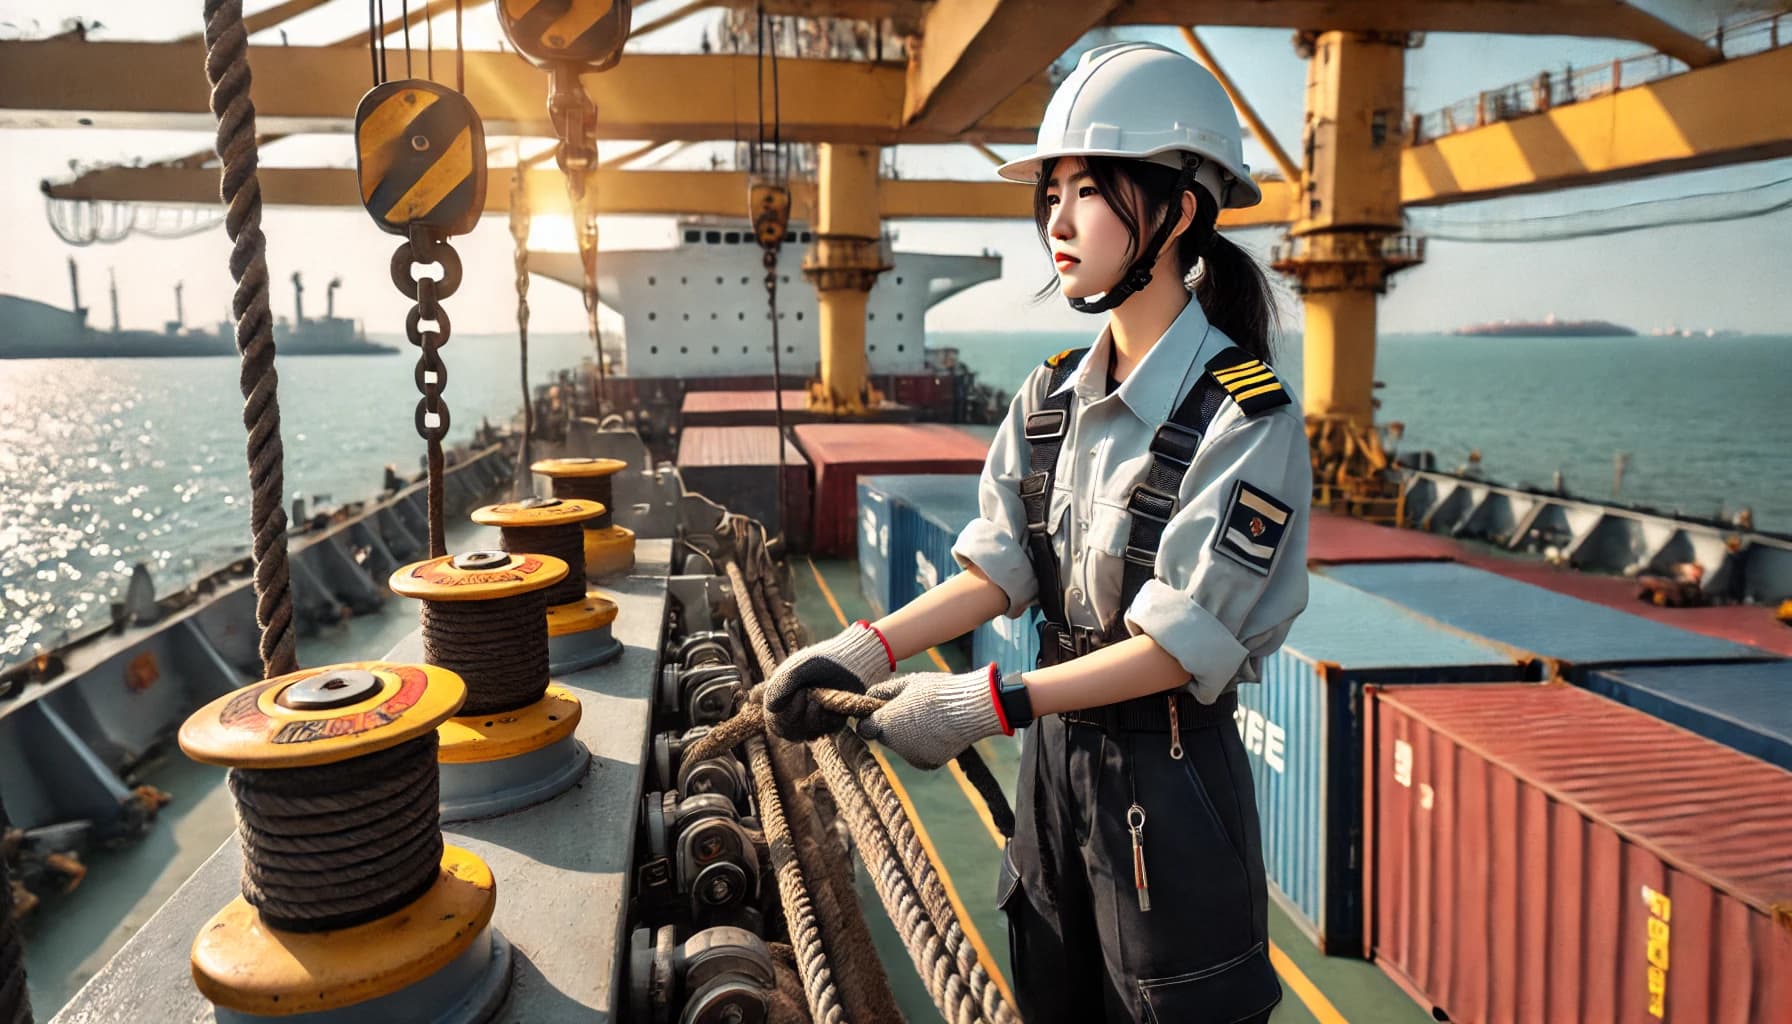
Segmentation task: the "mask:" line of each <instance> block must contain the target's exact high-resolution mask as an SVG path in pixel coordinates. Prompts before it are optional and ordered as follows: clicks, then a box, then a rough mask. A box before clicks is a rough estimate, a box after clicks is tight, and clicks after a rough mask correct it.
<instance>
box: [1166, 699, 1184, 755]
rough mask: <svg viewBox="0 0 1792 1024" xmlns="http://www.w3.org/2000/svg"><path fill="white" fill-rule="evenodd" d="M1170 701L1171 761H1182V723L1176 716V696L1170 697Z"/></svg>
mask: <svg viewBox="0 0 1792 1024" xmlns="http://www.w3.org/2000/svg"><path fill="white" fill-rule="evenodd" d="M1168 699H1169V701H1170V759H1171V760H1173V761H1180V760H1182V722H1181V720H1180V719H1179V718H1178V717H1177V714H1176V694H1175V693H1172V694H1170V696H1169V698H1168Z"/></svg>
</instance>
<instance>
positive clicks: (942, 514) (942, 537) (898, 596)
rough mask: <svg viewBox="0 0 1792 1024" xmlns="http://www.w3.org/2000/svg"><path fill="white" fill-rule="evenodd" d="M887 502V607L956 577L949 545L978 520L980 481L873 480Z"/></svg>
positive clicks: (959, 477) (947, 477) (957, 477)
mask: <svg viewBox="0 0 1792 1024" xmlns="http://www.w3.org/2000/svg"><path fill="white" fill-rule="evenodd" d="M872 479H873V480H875V481H877V482H878V484H879V486H881V487H882V488H883V490H884V493H886V494H888V495H889V497H890V606H891V607H893V608H900V607H902V606H903V605H905V604H907V603H909V602H910V601H913V600H914V599H915V598H917V597H919V596H921V594H922V593H923V592H925V591H927V590H930V589H932V588H933V587H935V586H938V585H939V584H940V583H942V582H944V581H945V580H947V579H949V578H950V577H952V576H954V575H956V574H957V573H958V571H959V569H958V561H957V560H956V559H954V558H953V557H952V545H953V544H955V543H957V542H958V535H959V534H960V533H961V532H963V530H964V528H965V524H967V523H969V522H970V521H971V520H973V519H975V518H977V514H978V510H977V486H978V480H979V478H978V477H977V476H972V475H969V474H965V473H959V474H951V475H925V476H880V477H873V478H872Z"/></svg>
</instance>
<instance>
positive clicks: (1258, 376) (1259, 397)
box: [1207, 346, 1293, 416]
mask: <svg viewBox="0 0 1792 1024" xmlns="http://www.w3.org/2000/svg"><path fill="white" fill-rule="evenodd" d="M1207 372H1208V373H1210V374H1212V375H1213V379H1214V380H1215V381H1216V382H1218V383H1219V385H1220V387H1222V388H1225V389H1226V394H1228V395H1230V396H1231V397H1232V400H1233V401H1234V402H1237V403H1238V407H1239V409H1240V410H1242V411H1243V412H1244V414H1245V415H1246V416H1256V415H1258V414H1260V413H1266V412H1268V411H1270V410H1271V409H1274V408H1277V407H1279V406H1283V405H1287V404H1288V403H1289V402H1291V401H1293V398H1292V397H1291V396H1290V395H1289V394H1288V392H1287V390H1286V389H1285V388H1283V387H1282V381H1281V378H1279V377H1277V376H1276V372H1275V370H1273V369H1271V368H1270V366H1269V364H1267V363H1265V362H1263V360H1261V359H1256V358H1253V357H1252V356H1251V355H1250V354H1249V353H1247V352H1245V350H1244V349H1241V348H1238V347H1236V346H1234V347H1232V348H1228V349H1226V350H1225V351H1224V352H1221V353H1220V354H1219V355H1217V356H1215V357H1214V358H1213V359H1211V360H1209V361H1208V363H1207Z"/></svg>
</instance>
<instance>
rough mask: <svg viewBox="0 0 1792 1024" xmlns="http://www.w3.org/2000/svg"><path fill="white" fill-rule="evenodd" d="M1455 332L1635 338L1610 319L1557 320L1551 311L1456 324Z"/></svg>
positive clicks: (1475, 334)
mask: <svg viewBox="0 0 1792 1024" xmlns="http://www.w3.org/2000/svg"><path fill="white" fill-rule="evenodd" d="M1454 333H1456V334H1459V335H1469V336H1478V337H1499V338H1634V337H1636V332H1635V331H1633V330H1631V329H1630V328H1628V327H1625V326H1624V325H1622V324H1614V323H1612V322H1611V321H1609V320H1557V319H1556V315H1555V314H1554V313H1551V314H1550V315H1548V316H1546V317H1544V318H1543V319H1542V320H1498V321H1495V322H1493V323H1485V324H1474V325H1472V326H1469V327H1459V328H1457V329H1456V330H1455V332H1454Z"/></svg>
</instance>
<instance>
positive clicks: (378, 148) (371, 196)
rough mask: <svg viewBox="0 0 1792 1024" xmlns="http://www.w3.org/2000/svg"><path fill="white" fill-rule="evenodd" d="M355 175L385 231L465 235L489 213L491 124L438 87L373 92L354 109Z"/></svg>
mask: <svg viewBox="0 0 1792 1024" xmlns="http://www.w3.org/2000/svg"><path fill="white" fill-rule="evenodd" d="M355 174H356V177H357V178H358V180H359V182H360V185H361V203H362V205H364V206H366V207H367V212H368V213H369V214H372V215H373V220H374V223H376V224H378V225H379V226H380V229H381V230H383V231H387V232H389V233H391V234H394V235H404V234H409V233H410V229H411V227H412V226H413V225H418V226H423V227H427V228H431V229H434V230H435V231H437V232H439V233H440V234H443V235H464V234H466V233H467V232H469V231H471V230H473V225H475V224H477V223H478V222H479V215H480V214H481V213H483V212H484V211H485V126H484V125H483V124H482V123H481V122H480V120H479V113H478V112H477V111H475V110H474V109H473V104H472V103H471V102H469V101H468V99H467V98H466V97H465V96H463V95H461V94H460V93H458V92H455V91H454V90H453V89H449V88H447V87H445V86H441V85H437V84H436V83H434V82H429V81H424V80H422V79H415V78H409V79H404V80H402V81H397V82H387V83H385V84H384V85H377V86H374V87H373V89H371V90H369V91H368V93H367V95H365V96H363V97H361V105H360V107H358V108H357V109H356V110H355Z"/></svg>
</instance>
